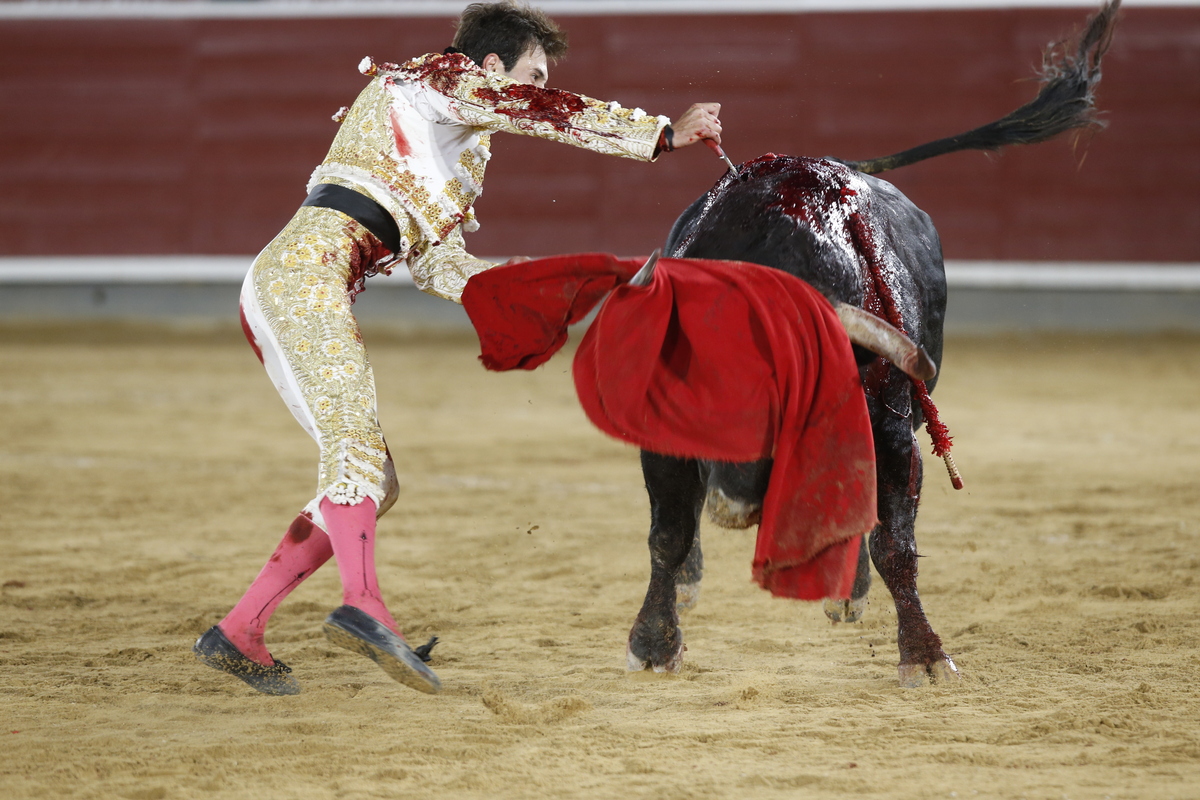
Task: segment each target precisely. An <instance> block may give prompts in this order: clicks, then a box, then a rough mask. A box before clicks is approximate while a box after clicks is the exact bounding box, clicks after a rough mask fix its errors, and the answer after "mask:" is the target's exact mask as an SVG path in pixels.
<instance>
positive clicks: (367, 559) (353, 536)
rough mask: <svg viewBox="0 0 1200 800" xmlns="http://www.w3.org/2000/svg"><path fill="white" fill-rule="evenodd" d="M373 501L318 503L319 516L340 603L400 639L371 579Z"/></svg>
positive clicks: (375, 578) (373, 547)
mask: <svg viewBox="0 0 1200 800" xmlns="http://www.w3.org/2000/svg"><path fill="white" fill-rule="evenodd" d="M376 508H377V507H376V505H375V501H374V500H371V499H370V498H368V499H366V500H363V501H362V502H360V503H358V505H353V506H343V505H339V504H337V503H334V502H332V501H330V500H329V498H324V499H323V500H321V515H322V516H323V517H324V518H325V527H326V530H327V531H328V533H329V542H330V544H332V545H333V552H334V555H335V556H336V557H337V565H338V574H339V575H341V577H342V602H343V603H344V604H345V605H348V606H354V607H355V608H357V609H359V610H361V611H365V612H366V613H368V614H370V615H371V616H372V617H374V618H375V619H377V620H379V621H380V622H382V623H383V624H384V625H387V626H388V627H389V628H391V629H392V630H393V631H395V632H396V634H397V635H398V636H401V637H403V635H404V634H402V633H401V632H400V627H399V626H398V625H397V624H396V620H394V619H392V615H391V614H390V613H388V610H387V606H385V605H384V604H383V595H381V594H380V592H379V579H378V578H377V577H376V576H375V510H376Z"/></svg>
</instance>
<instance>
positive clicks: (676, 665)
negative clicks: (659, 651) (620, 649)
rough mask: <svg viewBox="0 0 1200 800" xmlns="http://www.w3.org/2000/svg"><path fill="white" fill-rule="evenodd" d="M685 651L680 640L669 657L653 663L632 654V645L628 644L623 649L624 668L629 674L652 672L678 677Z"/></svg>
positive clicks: (648, 659) (650, 660)
mask: <svg viewBox="0 0 1200 800" xmlns="http://www.w3.org/2000/svg"><path fill="white" fill-rule="evenodd" d="M685 649H687V648H685V647H684V646H683V640H682V639H680V641H679V646H678V647H677V648H676V650H675V652H674V653H672V654H671V656H670V657H668V658H666V659H665V660H663V661H662V662H661V663H657V664H656V663H654V660H653V659H652V658H642V657H641V656H639V655H637V654H635V653H634V652H633V643H632V642H630V643H629V644H628V645H626V647H625V668H626V669H627V670H629V671H630V672H642V671H644V670H648V669H649V670H654V671H655V672H669V673H671V674H672V675H678V674H679V670H681V669H683V651H684V650H685Z"/></svg>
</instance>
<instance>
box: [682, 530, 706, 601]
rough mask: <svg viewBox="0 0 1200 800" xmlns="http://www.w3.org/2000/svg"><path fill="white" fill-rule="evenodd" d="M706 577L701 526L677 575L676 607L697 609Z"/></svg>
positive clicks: (694, 535) (693, 535) (693, 536)
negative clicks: (701, 545) (701, 587)
mask: <svg viewBox="0 0 1200 800" xmlns="http://www.w3.org/2000/svg"><path fill="white" fill-rule="evenodd" d="M703 577H704V551H703V550H702V549H701V548H700V526H699V525H697V526H696V532H695V533H694V534H692V546H691V548H690V549H688V554H687V558H685V559H684V560H683V566H682V567H680V568H679V571H678V572H676V573H675V607H676V608H677V609H679V610H680V611H687V610H688V609H690V608H695V607H696V603H698V602H700V579H701V578H703Z"/></svg>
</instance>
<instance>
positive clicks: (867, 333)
mask: <svg viewBox="0 0 1200 800" xmlns="http://www.w3.org/2000/svg"><path fill="white" fill-rule="evenodd" d="M643 269H644V267H643ZM834 309H835V310H836V311H837V315H838V319H840V320H841V321H842V325H843V327H845V329H846V333H847V334H848V335H849V336H850V341H852V342H854V343H855V344H857V345H859V346H861V347H865V348H867V349H868V350H870V351H871V352H872V353H876V354H878V355H881V356H883V357H884V358H886V359H887V360H888V361H891V362H892V363H893V364H895V365H896V366H897V367H899V368H900V369H902V370H903V371H904V372H905V374H907V375H911V376H912V377H913V378H916V379H917V380H919V381H927V380H930V379H931V378H932V377H933V376H934V375H937V367H936V366H935V365H934V363H933V359H932V358H930V357H929V354H928V353H926V352H925V351H924V350H923V349H921V348H920V347H918V346H917V345H915V344H913V341H912V339H909V338H908V337H907V336H905V335H904V332H903V331H901V330H899V329H897V328H894V327H893V326H891V325H889V324H888V323H887V322H886V321H884V320H882V319H880V318H879V317H877V316H875V315H874V314H872V313H871V312H869V311H864V310H863V309H861V308H857V307H855V306H852V305H849V304H847V303H836V304H835V305H834Z"/></svg>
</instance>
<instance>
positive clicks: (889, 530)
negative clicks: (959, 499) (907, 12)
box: [868, 370, 958, 687]
mask: <svg viewBox="0 0 1200 800" xmlns="http://www.w3.org/2000/svg"><path fill="white" fill-rule="evenodd" d="M893 372H895V371H894V370H893ZM889 384H890V385H889V387H888V389H889V390H890V389H894V388H895V387H896V386H897V385H898V384H899V385H900V386H901V387H902V389H903V391H901V392H896V391H885V392H884V393H883V396H882V397H881V398H877V399H873V398H869V399H868V402H869V403H870V404H872V405H874V403H881V404H883V405H884V406H885V407H884V408H883V409H882V412H883V413H882V414H879V415H878V416H877V415H875V414H872V417H874V418H875V419H876V420H878V424H876V426H875V458H876V462H877V466H878V474H879V484H878V495H879V524H878V525H876V526H875V529H874V530H873V531H872V532H871V537H870V549H871V560H872V561H874V562H875V569H876V570H878V572H879V575H880V577H881V578H883V582H884V584H886V585H887V587H888V591H889V592H891V595H892V600H893V601H894V602H895V604H896V622H897V632H898V637H897V645H898V647H899V650H900V666H899V676H900V685H901V686H906V687H913V686H921V685H923V684H924V683H925V682H926V680H927V679H929V678H932V679H934V680H953V679H957V678H958V670H957V668H956V667H955V666H954V662H953V661H951V660H950V657H949V656H947V655H946V653H945V651H944V650H943V649H942V640H941V639H940V638H939V637H938V635H937V634H936V633H934V630H933V627H932V626H931V625H930V624H929V620H928V619H927V618H926V616H925V611H924V609H923V608H922V607H921V598H920V596H919V595H918V594H917V558H918V556H917V542H916V535H915V530H914V528H915V522H916V516H917V505H918V502H919V500H920V495H921V482H922V478H923V474H922V465H921V450H920V446H919V444H918V442H917V439H916V436H915V435H914V433H913V416H912V413H911V410H912V405H911V395H910V393H909V388H908V383H907V380H906V379H902V380H892V381H889ZM872 400H874V402H872ZM873 411H874V409H873Z"/></svg>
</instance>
